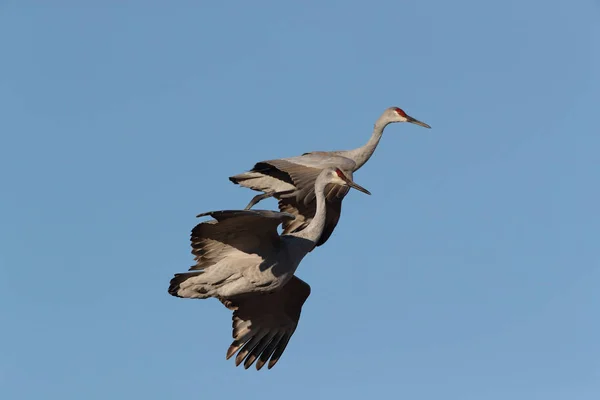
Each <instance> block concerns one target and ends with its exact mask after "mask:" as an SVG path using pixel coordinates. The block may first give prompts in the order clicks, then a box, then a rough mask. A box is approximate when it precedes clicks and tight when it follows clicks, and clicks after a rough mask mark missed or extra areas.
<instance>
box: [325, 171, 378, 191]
mask: <svg viewBox="0 0 600 400" xmlns="http://www.w3.org/2000/svg"><path fill="white" fill-rule="evenodd" d="M327 178H328V179H327V180H328V181H329V183H335V184H336V185H341V186H349V187H351V188H354V189H356V190H358V191H360V192H363V193H366V194H371V192H369V191H368V190H367V189H365V188H364V187H362V186H360V185H358V184H356V183H354V181H353V180H352V179H350V178H348V176H347V175H346V174H344V173H343V172H342V170H341V169H339V168H331V169H329V170H328V171H327Z"/></svg>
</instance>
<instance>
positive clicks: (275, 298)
mask: <svg viewBox="0 0 600 400" xmlns="http://www.w3.org/2000/svg"><path fill="white" fill-rule="evenodd" d="M309 295H310V286H309V285H308V284H307V283H306V282H304V281H303V280H301V279H299V278H297V277H296V276H293V277H292V278H291V279H290V280H289V282H288V283H286V284H285V286H283V287H282V288H281V289H280V290H279V291H277V292H273V293H269V294H252V295H247V296H244V297H240V298H238V299H229V300H221V301H222V302H223V304H224V305H225V306H226V307H227V308H229V309H231V310H234V312H233V339H234V340H233V342H232V343H231V346H229V349H228V350H227V359H229V358H231V356H233V355H234V354H235V353H236V352H237V353H238V354H237V356H236V357H235V364H236V366H238V365H240V364H241V363H242V362H244V368H246V369H248V368H249V367H250V366H251V365H252V364H253V363H254V362H255V361H256V369H257V370H260V369H261V368H262V367H263V366H264V365H265V364H267V362H268V366H267V368H269V369H271V368H272V367H273V366H274V365H275V364H276V363H277V361H279V359H280V358H281V355H282V354H283V351H284V350H285V348H286V346H287V345H288V342H289V340H290V338H291V337H292V335H293V334H294V331H295V330H296V327H297V325H298V320H299V319H300V312H301V310H302V305H303V304H304V302H305V301H306V299H307V298H308V296H309Z"/></svg>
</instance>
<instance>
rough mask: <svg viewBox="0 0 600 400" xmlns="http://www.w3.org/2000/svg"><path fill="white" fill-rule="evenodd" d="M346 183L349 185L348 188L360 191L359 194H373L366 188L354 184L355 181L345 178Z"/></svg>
mask: <svg viewBox="0 0 600 400" xmlns="http://www.w3.org/2000/svg"><path fill="white" fill-rule="evenodd" d="M342 179H344V178H342ZM344 181H346V183H347V184H348V186H350V187H351V188H354V189H356V190H358V191H359V192H363V193H366V194H368V195H370V194H371V192H369V191H368V190H367V189H365V188H364V187H362V186H360V185H358V184H356V183H354V182H353V181H351V180H350V179H348V178H345V179H344Z"/></svg>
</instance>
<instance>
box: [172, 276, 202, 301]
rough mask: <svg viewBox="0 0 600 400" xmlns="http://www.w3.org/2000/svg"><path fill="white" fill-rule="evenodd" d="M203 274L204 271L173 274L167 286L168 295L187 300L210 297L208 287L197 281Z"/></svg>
mask: <svg viewBox="0 0 600 400" xmlns="http://www.w3.org/2000/svg"><path fill="white" fill-rule="evenodd" d="M203 273H204V271H194V272H184V273H181V274H175V276H174V277H173V279H171V282H170V284H169V294H170V295H171V296H175V297H181V298H188V299H206V298H208V297H211V293H210V292H211V290H210V288H209V285H206V284H204V283H203V282H200V281H199V280H198V279H197V277H198V276H200V275H202V274H203Z"/></svg>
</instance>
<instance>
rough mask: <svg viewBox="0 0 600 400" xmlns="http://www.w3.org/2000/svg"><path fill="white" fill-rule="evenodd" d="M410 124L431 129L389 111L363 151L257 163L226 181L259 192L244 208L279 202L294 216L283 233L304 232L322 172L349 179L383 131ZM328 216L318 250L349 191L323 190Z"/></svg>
mask: <svg viewBox="0 0 600 400" xmlns="http://www.w3.org/2000/svg"><path fill="white" fill-rule="evenodd" d="M394 122H410V123H413V124H416V125H419V126H423V127H425V128H431V127H430V126H429V125H427V124H426V123H424V122H421V121H419V120H417V119H415V118H413V117H411V116H409V115H407V114H406V113H405V112H404V111H403V110H402V109H400V108H398V107H390V108H388V109H386V110H385V111H384V112H383V114H382V115H381V116H380V117H379V119H377V121H376V122H375V127H374V128H373V133H372V134H371V138H370V139H369V141H368V142H367V143H366V144H365V145H364V146H362V147H359V148H357V149H354V150H343V151H314V152H310V153H304V154H303V155H301V156H298V157H290V158H280V159H274V160H266V161H260V162H258V163H256V164H255V165H254V167H253V168H252V169H251V170H250V171H247V172H244V173H241V174H239V175H235V176H231V177H229V180H230V181H231V182H233V183H235V184H239V185H240V186H243V187H246V188H250V189H252V190H256V191H259V192H262V194H258V195H256V196H254V198H253V199H252V200H251V201H250V203H248V205H247V206H246V210H248V209H251V208H252V207H253V206H254V205H255V204H256V203H258V202H259V201H261V200H263V199H266V198H268V197H275V198H276V199H278V200H279V202H278V206H279V210H280V211H282V212H286V213H289V214H292V215H294V216H295V218H294V219H291V220H286V221H283V233H284V234H288V233H292V232H298V231H301V230H302V229H305V228H306V227H307V226H308V225H309V224H310V222H311V220H312V219H313V218H314V216H315V213H316V210H317V207H316V202H315V191H314V187H315V180H316V179H317V177H318V176H319V174H320V173H321V171H322V170H323V169H325V168H330V167H333V168H338V169H340V170H341V171H342V172H343V173H344V174H345V175H346V176H347V177H348V178H350V179H352V177H353V175H352V174H353V173H354V172H356V171H358V170H359V169H360V168H361V167H362V166H363V165H364V164H365V163H366V162H367V161H368V160H369V158H371V156H372V155H373V152H374V151H375V149H376V148H377V145H378V144H379V141H380V140H381V136H382V135H383V130H384V129H385V127H386V126H388V125H389V124H390V123H394ZM325 193H326V199H327V214H326V215H327V216H326V221H325V226H324V228H323V234H322V235H321V237H320V238H319V240H318V241H317V244H316V246H321V245H322V244H323V243H325V242H326V241H327V239H329V237H330V236H331V234H332V233H333V230H334V229H335V227H336V225H337V223H338V221H339V219H340V214H341V211H342V200H343V198H344V196H346V194H347V193H348V188H347V187H344V186H342V185H339V184H336V183H331V184H329V185H328V186H327V188H326V190H325Z"/></svg>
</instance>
